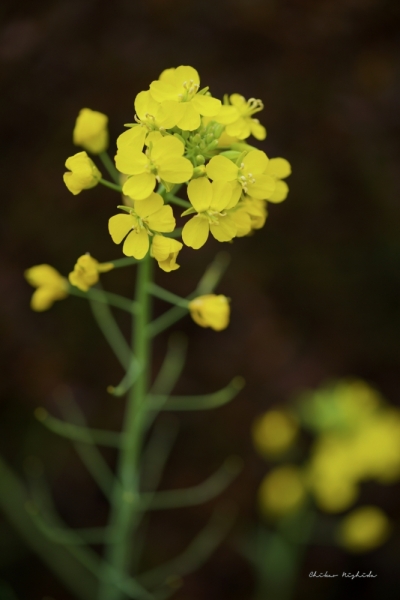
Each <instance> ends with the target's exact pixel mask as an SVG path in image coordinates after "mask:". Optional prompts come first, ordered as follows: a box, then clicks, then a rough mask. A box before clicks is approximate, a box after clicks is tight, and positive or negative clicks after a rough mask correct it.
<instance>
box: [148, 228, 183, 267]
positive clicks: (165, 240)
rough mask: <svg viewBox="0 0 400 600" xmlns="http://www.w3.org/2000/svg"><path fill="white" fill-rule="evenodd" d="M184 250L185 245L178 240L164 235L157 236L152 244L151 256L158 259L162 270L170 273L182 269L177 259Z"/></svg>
mask: <svg viewBox="0 0 400 600" xmlns="http://www.w3.org/2000/svg"><path fill="white" fill-rule="evenodd" d="M182 248H183V244H182V243H181V242H178V240H174V239H173V238H169V237H165V236H163V235H155V236H154V237H153V241H152V244H151V249H150V254H151V256H153V257H154V258H155V259H156V261H157V262H158V266H159V267H160V269H162V270H163V271H166V272H167V273H170V272H171V271H176V269H179V267H180V265H178V264H177V262H176V259H177V258H178V254H179V252H180V251H181V250H182Z"/></svg>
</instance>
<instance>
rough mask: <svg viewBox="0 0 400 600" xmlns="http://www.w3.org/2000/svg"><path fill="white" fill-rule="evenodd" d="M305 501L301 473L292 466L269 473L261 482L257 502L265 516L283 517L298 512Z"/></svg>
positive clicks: (285, 466) (278, 468)
mask: <svg viewBox="0 0 400 600" xmlns="http://www.w3.org/2000/svg"><path fill="white" fill-rule="evenodd" d="M305 499H306V489H305V486H304V483H303V477H302V474H301V471H300V470H299V469H298V468H297V467H295V466H294V465H284V466H282V467H277V468H275V469H273V470H272V471H270V472H269V473H268V475H266V476H265V477H264V479H263V481H262V482H261V486H260V489H259V492H258V500H259V505H260V509H261V511H262V512H263V513H264V514H266V515H267V516H271V517H278V518H279V517H283V516H284V515H286V514H289V513H292V512H295V511H296V510H298V509H299V508H300V507H301V506H302V504H303V502H304V500H305Z"/></svg>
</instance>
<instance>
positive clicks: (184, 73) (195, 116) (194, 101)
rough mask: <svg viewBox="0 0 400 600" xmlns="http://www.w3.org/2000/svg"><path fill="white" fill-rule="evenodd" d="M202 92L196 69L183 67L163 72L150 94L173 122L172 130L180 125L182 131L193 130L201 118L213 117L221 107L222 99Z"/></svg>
mask: <svg viewBox="0 0 400 600" xmlns="http://www.w3.org/2000/svg"><path fill="white" fill-rule="evenodd" d="M199 89H200V78H199V74H198V73H197V71H196V69H193V67H188V66H180V67H178V68H176V69H166V70H165V71H163V72H162V73H161V75H160V77H159V79H158V80H157V81H153V82H152V83H151V85H150V94H151V96H152V98H153V99H154V100H155V101H156V102H159V103H160V105H161V106H160V110H161V111H162V115H163V118H164V119H170V120H171V121H169V127H174V126H175V125H177V126H178V127H180V128H181V129H183V130H186V131H193V130H195V129H197V128H198V127H199V126H200V123H201V115H204V116H209V117H211V116H213V115H215V114H216V113H217V112H218V110H219V108H220V106H221V102H220V100H217V99H216V98H212V97H211V96H209V95H205V94H203V93H199ZM171 122H172V123H173V124H172V125H171V124H170V123H171Z"/></svg>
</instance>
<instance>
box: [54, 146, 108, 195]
mask: <svg viewBox="0 0 400 600" xmlns="http://www.w3.org/2000/svg"><path fill="white" fill-rule="evenodd" d="M65 166H66V167H67V169H69V170H70V171H69V172H68V173H64V176H63V179H64V183H65V185H66V186H67V188H68V189H69V191H70V192H72V194H74V196H76V195H77V194H79V193H80V192H81V191H82V190H88V189H90V188H92V187H95V186H96V185H97V184H98V183H99V180H100V179H101V173H100V171H99V170H98V168H97V167H96V165H95V164H94V162H93V161H92V160H91V159H90V158H89V157H88V155H87V154H86V152H78V154H74V156H70V157H69V158H68V159H67V160H66V162H65Z"/></svg>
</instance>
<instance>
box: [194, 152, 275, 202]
mask: <svg viewBox="0 0 400 600" xmlns="http://www.w3.org/2000/svg"><path fill="white" fill-rule="evenodd" d="M267 166H268V157H267V155H266V154H265V152H262V151H261V150H251V151H250V152H248V153H247V154H246V155H245V156H244V158H243V159H241V163H240V166H237V165H236V164H235V163H234V162H232V161H231V160H229V158H227V157H226V156H222V155H219V156H213V158H212V159H211V160H210V162H209V163H208V165H207V167H206V171H207V175H208V177H209V178H210V179H212V180H213V181H231V182H234V185H235V188H237V189H238V190H240V191H242V190H243V192H244V193H245V194H248V195H249V196H251V197H252V198H257V199H258V200H263V199H267V198H269V197H270V196H271V195H272V194H273V192H274V190H275V186H276V180H275V178H274V177H272V176H271V175H265V173H264V172H265V170H266V168H267Z"/></svg>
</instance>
